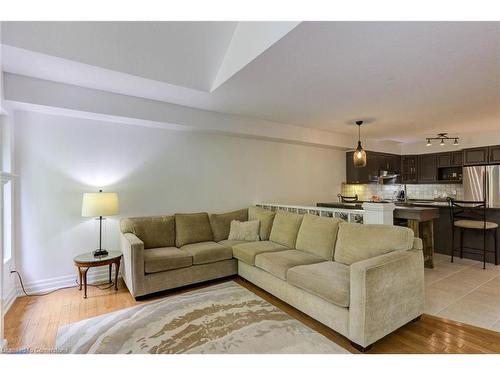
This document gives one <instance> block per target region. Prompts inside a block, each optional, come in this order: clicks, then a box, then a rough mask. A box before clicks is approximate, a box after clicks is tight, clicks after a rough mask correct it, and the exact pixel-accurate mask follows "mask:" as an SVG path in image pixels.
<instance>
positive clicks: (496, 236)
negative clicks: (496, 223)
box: [494, 227, 498, 266]
mask: <svg viewBox="0 0 500 375" xmlns="http://www.w3.org/2000/svg"><path fill="white" fill-rule="evenodd" d="M494 235H495V266H498V248H497V241H498V227H497V228H496V229H495V233H494Z"/></svg>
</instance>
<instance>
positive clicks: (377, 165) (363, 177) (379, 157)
mask: <svg viewBox="0 0 500 375" xmlns="http://www.w3.org/2000/svg"><path fill="white" fill-rule="evenodd" d="M353 155H354V152H353V151H349V152H346V182H347V183H348V184H368V183H376V182H378V176H379V173H380V171H382V170H385V171H390V172H396V173H399V171H400V165H401V162H400V160H401V156H399V155H393V154H385V153H381V152H373V151H366V167H362V168H356V167H354V162H353Z"/></svg>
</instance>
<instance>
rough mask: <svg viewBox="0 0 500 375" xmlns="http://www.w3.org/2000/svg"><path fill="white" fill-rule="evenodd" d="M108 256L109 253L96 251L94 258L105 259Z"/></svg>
mask: <svg viewBox="0 0 500 375" xmlns="http://www.w3.org/2000/svg"><path fill="white" fill-rule="evenodd" d="M106 255H108V252H107V251H106V250H104V249H97V250H95V251H94V256H95V257H96V258H97V257H105V256H106Z"/></svg>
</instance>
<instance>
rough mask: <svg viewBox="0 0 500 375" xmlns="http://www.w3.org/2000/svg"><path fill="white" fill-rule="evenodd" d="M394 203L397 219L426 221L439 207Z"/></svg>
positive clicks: (357, 204) (359, 205)
mask: <svg viewBox="0 0 500 375" xmlns="http://www.w3.org/2000/svg"><path fill="white" fill-rule="evenodd" d="M363 203H364V202H353V203H342V202H331V203H317V204H316V206H317V207H331V208H347V209H349V208H351V209H363V207H362V205H363ZM382 203H383V202H382ZM385 203H392V202H385ZM394 203H395V204H396V209H395V210H394V218H397V219H406V220H418V221H428V220H432V219H435V218H437V217H439V209H438V208H436V207H435V206H431V207H417V206H415V205H414V204H405V203H403V202H401V203H398V202H394ZM429 203H431V202H429ZM439 203H446V202H439Z"/></svg>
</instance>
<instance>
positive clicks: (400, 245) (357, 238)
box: [334, 223, 413, 265]
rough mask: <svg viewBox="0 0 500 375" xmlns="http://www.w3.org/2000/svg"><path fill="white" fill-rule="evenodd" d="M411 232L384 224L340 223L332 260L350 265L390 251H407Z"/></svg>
mask: <svg viewBox="0 0 500 375" xmlns="http://www.w3.org/2000/svg"><path fill="white" fill-rule="evenodd" d="M412 246H413V231H412V230H411V229H409V228H405V227H399V226H394V225H384V224H355V223H340V224H339V232H338V234H337V243H336V244H335V252H334V260H335V261H336V262H340V263H344V264H347V265H350V264H352V263H355V262H359V261H360V260H364V259H369V258H373V257H376V256H378V255H382V254H386V253H389V252H391V251H397V250H409V249H411V248H412Z"/></svg>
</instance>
